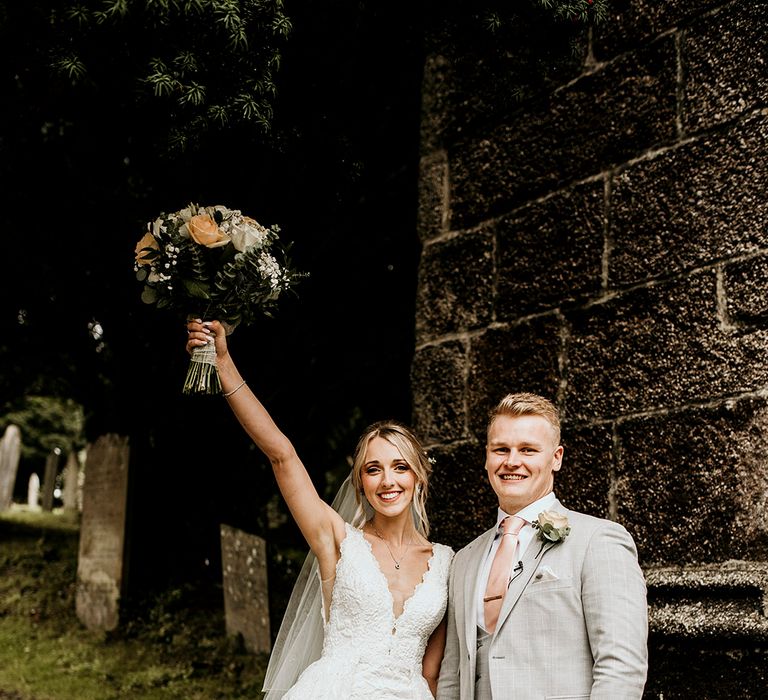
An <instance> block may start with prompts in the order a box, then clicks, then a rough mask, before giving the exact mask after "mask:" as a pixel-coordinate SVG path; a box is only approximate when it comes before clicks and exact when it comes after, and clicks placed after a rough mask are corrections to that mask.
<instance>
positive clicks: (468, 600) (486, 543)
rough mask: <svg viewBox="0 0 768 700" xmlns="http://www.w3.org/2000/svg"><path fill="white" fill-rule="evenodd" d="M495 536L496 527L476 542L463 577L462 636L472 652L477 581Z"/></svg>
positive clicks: (475, 634) (475, 642) (474, 639)
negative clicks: (463, 626)
mask: <svg viewBox="0 0 768 700" xmlns="http://www.w3.org/2000/svg"><path fill="white" fill-rule="evenodd" d="M495 535H496V527H492V528H491V529H490V530H488V532H486V533H485V534H484V535H482V537H481V538H480V539H479V540H477V542H476V544H475V545H474V546H473V547H472V551H471V552H470V553H469V558H468V559H467V565H466V570H465V576H464V622H465V625H466V628H465V630H464V635H465V638H466V640H467V649H470V650H472V651H474V648H475V646H476V644H477V579H478V576H479V574H480V568H481V567H482V565H483V561H484V560H485V555H486V554H487V553H488V550H489V549H490V547H491V542H492V541H493V538H494V537H495Z"/></svg>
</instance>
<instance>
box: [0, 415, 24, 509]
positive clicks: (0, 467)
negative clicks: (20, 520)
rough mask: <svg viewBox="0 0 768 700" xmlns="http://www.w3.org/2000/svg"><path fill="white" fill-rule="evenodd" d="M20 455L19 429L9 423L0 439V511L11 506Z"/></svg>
mask: <svg viewBox="0 0 768 700" xmlns="http://www.w3.org/2000/svg"><path fill="white" fill-rule="evenodd" d="M20 455H21V431H20V430H19V429H18V427H16V426H15V425H9V426H8V427H7V428H6V429H5V434H4V435H3V439H2V440H0V512H1V511H4V510H7V509H8V508H10V507H11V501H13V487H14V486H15V485H16V472H17V470H18V468H19V456H20Z"/></svg>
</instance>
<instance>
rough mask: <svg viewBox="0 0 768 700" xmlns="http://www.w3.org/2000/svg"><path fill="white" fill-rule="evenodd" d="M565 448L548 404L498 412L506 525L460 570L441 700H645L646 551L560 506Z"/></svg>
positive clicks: (496, 447) (507, 402)
mask: <svg viewBox="0 0 768 700" xmlns="http://www.w3.org/2000/svg"><path fill="white" fill-rule="evenodd" d="M559 443H560V421H559V418H558V414H557V409H556V408H555V406H554V405H553V404H552V403H550V402H549V401H548V400H547V399H545V398H542V397H541V396H536V395H535V394H510V395H508V396H506V397H504V398H503V399H502V400H501V402H500V403H499V404H498V406H496V408H495V409H494V410H493V411H492V413H491V419H490V422H489V424H488V444H487V447H486V460H485V468H486V470H487V472H488V480H489V481H490V483H491V486H492V487H493V490H494V491H495V492H496V495H497V496H498V499H499V511H498V518H497V522H496V523H495V525H494V526H493V527H492V528H491V529H490V530H488V531H487V532H485V533H484V534H482V535H480V537H478V538H477V539H476V540H474V541H473V542H471V543H470V544H468V545H467V546H466V547H464V549H462V550H461V551H459V552H458V554H456V556H455V558H454V560H453V565H452V568H451V575H450V579H449V602H448V613H447V622H448V637H447V641H446V647H445V656H444V657H443V663H442V666H441V668H440V680H439V682H438V686H437V700H453V699H455V698H460V699H461V700H469V699H471V698H476V699H477V700H491V699H492V700H529V699H530V700H533V699H534V698H536V699H539V698H540V699H541V700H544V699H545V698H563V699H565V698H568V699H570V700H573V699H576V698H591V699H592V700H595V699H601V700H634V699H637V700H639V699H640V698H641V697H642V694H643V687H644V685H645V677H646V672H647V663H648V654H647V635H648V617H647V607H646V592H645V580H644V578H643V573H642V571H641V570H640V567H639V565H638V563H637V553H636V550H635V545H634V542H633V541H632V537H631V536H630V535H629V533H628V532H627V531H626V530H625V529H624V528H623V527H622V526H621V525H618V524H617V523H614V522H611V521H609V520H602V519H599V518H594V517H592V516H589V515H585V514H583V513H577V512H575V511H571V510H568V509H567V508H565V507H564V506H563V505H562V504H561V503H560V502H559V501H558V500H557V498H556V497H555V494H554V493H553V490H552V489H553V486H554V473H555V472H556V471H558V470H559V469H560V466H561V463H562V459H563V448H562V446H561V445H560V444H559ZM599 467H600V465H596V468H599ZM584 478H585V479H588V478H589V474H584ZM507 516H511V517H507ZM515 516H516V517H515Z"/></svg>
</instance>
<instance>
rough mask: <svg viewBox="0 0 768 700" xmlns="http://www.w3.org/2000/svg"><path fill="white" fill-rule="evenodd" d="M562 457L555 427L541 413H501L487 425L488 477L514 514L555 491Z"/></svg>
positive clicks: (498, 494)
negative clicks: (514, 414) (524, 414)
mask: <svg viewBox="0 0 768 700" xmlns="http://www.w3.org/2000/svg"><path fill="white" fill-rule="evenodd" d="M562 460H563V448H562V446H560V445H558V444H557V442H556V434H555V429H554V428H553V427H552V426H551V425H550V423H549V421H548V420H547V419H546V418H543V417H542V416H498V417H497V418H496V419H494V421H493V423H491V425H490V427H489V428H488V445H487V446H486V453H485V469H486V471H487V472H488V481H489V482H490V484H491V487H492V488H493V490H494V491H495V492H496V495H497V496H498V498H499V505H500V506H501V508H502V510H504V511H505V512H507V513H509V514H511V515H514V514H515V513H517V512H518V511H519V510H521V509H522V508H525V506H527V505H529V504H530V503H533V502H534V501H536V500H538V499H539V498H541V497H542V496H546V495H547V494H548V493H549V492H550V491H552V489H553V487H554V473H555V472H556V471H558V470H559V469H560V465H561V464H562Z"/></svg>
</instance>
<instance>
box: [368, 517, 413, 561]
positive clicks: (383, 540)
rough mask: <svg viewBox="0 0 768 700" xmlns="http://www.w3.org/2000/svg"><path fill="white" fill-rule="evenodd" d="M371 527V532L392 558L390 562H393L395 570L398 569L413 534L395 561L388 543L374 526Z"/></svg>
mask: <svg viewBox="0 0 768 700" xmlns="http://www.w3.org/2000/svg"><path fill="white" fill-rule="evenodd" d="M371 527H372V528H373V531H374V532H375V533H376V536H377V537H378V538H379V539H380V540H381V541H382V542H383V543H384V546H385V547H386V548H387V551H388V552H389V556H390V557H392V561H393V562H395V568H396V569H398V570H399V569H400V562H401V561H403V559H404V558H405V555H406V554H408V547H410V546H411V545H412V544H413V532H411V538H410V539H409V540H408V544H407V545H405V547H404V550H405V551H404V552H403V553H402V554H401V555H400V559H395V555H394V554H392V550H391V549H390V547H389V542H387V541H386V540H385V539H384V537H383V536H382V534H381V533H380V532H379V531H378V530H377V529H376V526H375V525H374V524H373V523H371Z"/></svg>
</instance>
